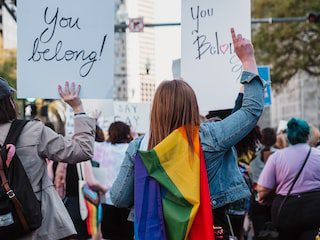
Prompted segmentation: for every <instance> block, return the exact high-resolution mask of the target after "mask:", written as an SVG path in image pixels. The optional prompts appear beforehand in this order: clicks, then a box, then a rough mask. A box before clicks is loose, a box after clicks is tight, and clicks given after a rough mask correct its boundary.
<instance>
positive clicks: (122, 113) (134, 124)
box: [104, 102, 150, 133]
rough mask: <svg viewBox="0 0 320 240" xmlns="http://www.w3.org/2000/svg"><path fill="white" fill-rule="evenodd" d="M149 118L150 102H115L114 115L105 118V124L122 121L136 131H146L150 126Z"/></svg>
mask: <svg viewBox="0 0 320 240" xmlns="http://www.w3.org/2000/svg"><path fill="white" fill-rule="evenodd" d="M149 119H150V104H147V103H129V102H114V116H112V117H109V118H107V119H104V124H106V125H110V124H111V123H112V122H115V121H122V122H125V123H126V124H128V125H129V126H131V128H132V130H133V131H135V132H136V133H146V132H147V131H148V129H149V127H150V124H149V123H150V120H149Z"/></svg>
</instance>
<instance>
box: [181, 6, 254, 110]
mask: <svg viewBox="0 0 320 240" xmlns="http://www.w3.org/2000/svg"><path fill="white" fill-rule="evenodd" d="M250 12H251V8H250V0H238V1H234V0H224V1H221V0H200V1H194V0H184V1H182V51H181V54H182V59H181V72H182V77H183V78H184V80H185V81H187V82H188V83H190V85H191V86H192V88H193V89H194V90H195V92H196V95H197V98H198V102H199V106H200V109H201V110H202V111H209V110H221V109H228V108H233V106H234V101H235V99H236V96H237V93H238V90H239V82H240V77H241V73H242V64H241V62H240V60H239V59H238V57H237V56H236V54H235V51H234V46H233V42H232V37H231V33H230V28H231V27H234V28H235V30H236V33H241V34H242V36H243V37H245V38H248V39H250V38H251V13H250Z"/></svg>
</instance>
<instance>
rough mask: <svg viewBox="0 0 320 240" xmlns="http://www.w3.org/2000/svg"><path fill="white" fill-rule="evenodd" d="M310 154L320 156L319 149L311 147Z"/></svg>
mask: <svg viewBox="0 0 320 240" xmlns="http://www.w3.org/2000/svg"><path fill="white" fill-rule="evenodd" d="M312 154H313V155H316V156H320V149H319V148H317V147H313V148H312Z"/></svg>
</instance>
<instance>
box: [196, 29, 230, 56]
mask: <svg viewBox="0 0 320 240" xmlns="http://www.w3.org/2000/svg"><path fill="white" fill-rule="evenodd" d="M193 45H196V47H197V55H196V59H198V60H200V59H201V58H202V57H203V56H204V55H205V54H210V55H226V54H229V55H231V54H233V53H234V47H233V43H231V42H229V43H223V44H221V43H220V41H219V34H218V32H215V34H214V39H213V41H211V42H210V41H208V37H207V36H206V35H204V34H202V35H197V37H196V39H195V41H194V42H193Z"/></svg>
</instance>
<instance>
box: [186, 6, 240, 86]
mask: <svg viewBox="0 0 320 240" xmlns="http://www.w3.org/2000/svg"><path fill="white" fill-rule="evenodd" d="M190 10H191V15H190V16H191V18H192V20H193V21H194V22H195V28H194V29H193V30H192V31H191V35H192V36H194V41H193V43H192V44H193V46H195V47H196V51H195V53H196V55H195V59H196V60H199V61H200V60H202V59H203V58H204V57H205V56H212V55H216V56H227V57H229V64H230V65H231V72H233V73H235V74H237V76H236V80H239V79H240V77H241V73H242V64H241V62H240V60H239V59H238V57H237V55H236V54H235V50H234V46H233V43H232V42H221V41H220V37H219V32H217V31H216V32H215V33H214V34H212V35H211V34H210V35H208V34H206V33H203V31H200V30H202V28H201V24H204V23H203V22H204V21H207V22H208V21H209V23H210V21H212V20H211V19H209V18H212V17H214V13H215V11H214V9H213V8H201V7H200V6H199V5H198V6H196V7H191V8H190ZM207 24H208V23H207Z"/></svg>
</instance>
